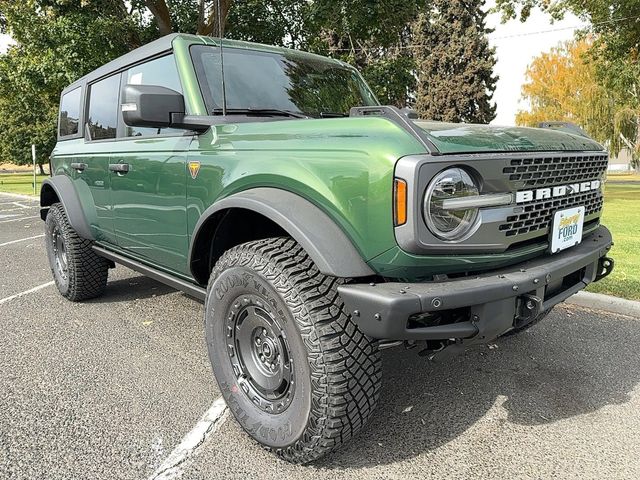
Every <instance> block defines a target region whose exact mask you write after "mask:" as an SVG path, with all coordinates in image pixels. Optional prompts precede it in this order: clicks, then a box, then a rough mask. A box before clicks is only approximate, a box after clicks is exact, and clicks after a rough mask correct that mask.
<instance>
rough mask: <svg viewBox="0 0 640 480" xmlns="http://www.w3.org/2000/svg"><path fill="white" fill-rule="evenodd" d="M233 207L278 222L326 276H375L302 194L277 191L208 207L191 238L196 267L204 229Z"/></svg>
mask: <svg viewBox="0 0 640 480" xmlns="http://www.w3.org/2000/svg"><path fill="white" fill-rule="evenodd" d="M231 208H240V209H246V210H252V211H254V212H257V213H259V214H261V215H264V216H265V217H267V218H268V219H270V220H272V221H273V222H275V223H276V224H277V225H279V226H280V227H282V229H284V230H285V231H286V232H287V233H288V234H289V235H291V237H292V238H293V239H294V240H295V241H296V242H298V243H299V244H300V245H301V246H302V248H304V250H305V251H306V252H307V254H308V255H309V256H310V257H311V259H312V260H313V262H314V263H315V264H316V266H317V267H318V269H319V270H320V272H322V273H324V274H325V275H331V276H335V277H366V276H371V275H374V274H375V273H374V271H373V270H371V268H370V267H369V266H368V265H367V264H366V263H365V262H364V260H363V259H362V257H361V256H360V253H359V252H358V251H357V250H356V248H355V247H354V246H353V243H352V242H351V240H350V239H349V238H348V237H347V236H346V235H345V233H344V232H343V231H342V230H341V229H340V228H339V227H338V225H336V223H335V222H334V221H333V220H332V219H331V218H330V217H329V216H328V215H327V214H326V213H324V212H323V211H322V210H320V208H318V207H317V206H315V205H314V204H313V203H311V202H309V201H308V200H306V199H304V198H302V197H300V196H299V195H296V194H295V193H291V192H288V191H286V190H280V189H277V188H254V189H251V190H245V191H243V192H240V193H237V194H234V195H231V196H229V197H227V198H224V199H222V200H220V201H218V202H216V203H214V204H213V205H211V206H210V207H209V208H207V209H206V210H205V211H204V212H203V214H202V215H201V216H200V219H199V220H198V223H197V224H196V226H195V229H194V234H193V236H192V237H191V244H190V245H189V259H190V263H191V265H192V267H193V262H192V260H193V255H194V251H193V247H194V245H195V244H196V243H197V241H198V235H199V233H200V230H201V228H202V226H203V225H204V224H205V222H206V221H207V220H208V219H209V218H210V217H211V216H212V215H214V214H215V213H216V212H219V211H221V210H225V209H231ZM192 273H194V272H193V268H192ZM194 276H195V275H194Z"/></svg>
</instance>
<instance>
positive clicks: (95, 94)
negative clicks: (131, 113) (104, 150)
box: [87, 75, 120, 140]
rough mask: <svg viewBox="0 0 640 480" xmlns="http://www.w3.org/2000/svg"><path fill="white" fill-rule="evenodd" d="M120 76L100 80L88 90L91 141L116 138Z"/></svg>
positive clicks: (88, 122) (88, 123)
mask: <svg viewBox="0 0 640 480" xmlns="http://www.w3.org/2000/svg"><path fill="white" fill-rule="evenodd" d="M119 93H120V75H113V76H111V77H108V78H105V79H104V80H100V81H99V82H96V83H94V84H92V85H91V87H90V90H89V118H88V119H87V125H88V126H89V134H90V135H91V140H105V139H109V138H116V131H117V127H118V96H119Z"/></svg>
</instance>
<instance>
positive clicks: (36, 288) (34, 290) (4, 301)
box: [0, 281, 55, 305]
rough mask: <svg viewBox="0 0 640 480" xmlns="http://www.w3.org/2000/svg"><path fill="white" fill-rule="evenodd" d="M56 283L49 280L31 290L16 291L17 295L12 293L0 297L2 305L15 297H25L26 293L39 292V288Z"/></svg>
mask: <svg viewBox="0 0 640 480" xmlns="http://www.w3.org/2000/svg"><path fill="white" fill-rule="evenodd" d="M54 283H55V282H53V281H51V282H47V283H43V284H42V285H38V286H37V287H33V288H30V289H29V290H25V291H24V292H20V293H16V294H15V295H11V296H10V297H6V298H2V299H0V305H2V304H3V303H7V302H9V301H11V300H13V299H14V298H18V297H23V296H24V295H28V294H30V293H33V292H37V291H38V290H42V289H43V288H47V287H49V286H51V285H53V284H54Z"/></svg>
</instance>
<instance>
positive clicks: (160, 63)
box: [122, 55, 182, 137]
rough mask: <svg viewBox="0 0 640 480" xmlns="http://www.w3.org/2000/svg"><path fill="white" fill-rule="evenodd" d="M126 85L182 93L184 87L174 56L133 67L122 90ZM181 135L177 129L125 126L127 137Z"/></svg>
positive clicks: (124, 80) (125, 73) (125, 76)
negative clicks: (163, 88) (153, 86)
mask: <svg viewBox="0 0 640 480" xmlns="http://www.w3.org/2000/svg"><path fill="white" fill-rule="evenodd" d="M126 85H157V86H159V87H165V88H170V89H171V90H175V91H176V92H179V93H182V85H181V84H180V77H179V76H178V69H177V67H176V61H175V58H174V56H173V55H166V56H164V57H160V58H156V59H155V60H151V61H149V62H146V63H143V64H140V65H136V66H135V67H131V68H130V69H129V70H127V71H126V72H124V79H123V82H122V88H123V89H124V87H125V86H126ZM174 132H175V133H180V132H182V130H177V129H175V128H149V127H130V126H128V125H126V126H125V131H124V136H125V137H139V136H142V135H158V134H160V133H163V134H167V133H174Z"/></svg>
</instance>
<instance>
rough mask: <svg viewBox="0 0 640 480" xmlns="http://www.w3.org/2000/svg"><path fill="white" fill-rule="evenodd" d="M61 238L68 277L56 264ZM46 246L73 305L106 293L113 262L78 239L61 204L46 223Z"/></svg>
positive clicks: (57, 278) (58, 282)
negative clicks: (57, 248) (57, 237)
mask: <svg viewBox="0 0 640 480" xmlns="http://www.w3.org/2000/svg"><path fill="white" fill-rule="evenodd" d="M57 235H59V236H60V238H61V240H62V242H63V244H64V249H65V253H66V267H67V268H66V275H65V274H64V272H63V271H61V268H59V266H58V265H57V264H56V252H55V250H56V246H55V245H54V243H55V238H56V236H57ZM45 243H46V247H47V256H48V257H49V266H50V267H51V273H52V274H53V279H54V281H55V283H56V286H57V287H58V291H59V292H60V294H61V295H62V296H63V297H65V298H67V299H69V300H71V301H73V302H78V301H80V300H87V299H89V298H95V297H98V296H100V295H102V293H103V292H104V289H105V287H106V286H107V276H108V274H109V262H108V260H106V259H105V258H103V257H101V256H99V255H98V254H96V253H95V252H94V251H93V250H92V249H91V245H92V242H91V241H90V240H85V239H84V238H81V237H80V236H78V234H77V233H76V232H75V230H74V229H73V228H72V227H71V224H70V223H69V219H68V218H67V214H66V212H65V211H64V207H63V206H62V204H61V203H54V204H53V205H51V207H50V208H49V213H48V214H47V220H46V222H45Z"/></svg>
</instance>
